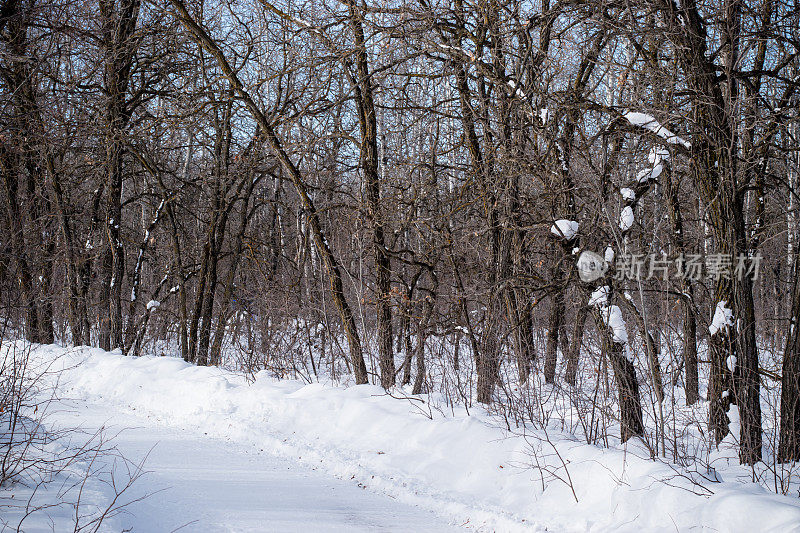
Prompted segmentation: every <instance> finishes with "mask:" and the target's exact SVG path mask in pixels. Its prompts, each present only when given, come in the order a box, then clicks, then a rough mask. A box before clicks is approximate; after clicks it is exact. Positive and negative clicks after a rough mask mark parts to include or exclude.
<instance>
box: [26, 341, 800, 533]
mask: <svg viewBox="0 0 800 533" xmlns="http://www.w3.org/2000/svg"><path fill="white" fill-rule="evenodd" d="M37 352H38V353H39V355H40V356H41V357H44V358H49V359H52V360H54V361H56V363H55V364H56V365H57V366H58V367H59V368H63V369H64V371H63V373H62V374H61V376H60V384H59V387H60V390H61V391H62V393H63V394H64V395H67V396H70V397H77V398H84V399H90V400H92V401H97V400H101V401H104V402H109V403H112V404H114V405H116V406H119V407H124V408H129V409H134V410H136V412H137V413H138V414H140V415H142V414H145V415H147V416H149V417H152V418H154V419H156V420H157V421H159V422H160V423H163V424H168V425H170V426H173V427H184V428H189V429H194V430H196V429H198V428H201V430H202V431H204V432H206V433H207V434H208V435H211V436H215V437H219V438H222V439H230V440H233V441H236V442H239V443H244V444H250V445H252V446H254V447H257V448H258V449H262V450H269V451H271V452H273V453H277V454H279V455H282V456H286V457H292V458H294V459H299V460H300V461H301V462H303V463H307V464H310V465H313V466H315V467H317V468H322V469H324V470H327V471H328V472H330V473H332V474H334V475H337V476H340V477H343V478H352V479H354V480H356V481H358V482H359V483H361V484H362V485H363V486H365V487H367V488H369V489H371V490H375V491H380V492H384V493H387V494H390V495H392V496H394V497H396V498H398V499H400V500H402V501H405V502H408V503H413V504H416V505H419V506H422V507H425V508H429V509H434V510H435V511H437V512H438V513H440V514H443V515H445V516H447V517H449V518H450V519H451V520H453V522H454V523H456V524H464V525H466V526H467V527H471V528H473V529H477V530H500V531H523V530H543V529H545V528H546V529H548V530H557V531H637V532H638V531H642V530H646V531H676V530H680V531H684V530H689V529H693V528H695V529H702V530H714V531H743V532H744V531H747V532H750V531H800V503H798V501H797V500H795V499H792V498H789V497H783V496H778V495H775V494H772V493H769V492H767V491H766V490H765V489H764V488H762V487H761V486H759V485H756V484H744V483H739V482H720V483H711V482H708V483H706V484H704V487H705V488H703V487H701V486H700V485H698V484H697V483H696V481H697V477H696V476H694V477H693V476H692V475H691V473H689V472H687V471H684V470H681V469H679V468H678V467H673V466H670V465H667V464H664V463H661V462H656V461H651V460H648V459H647V457H648V456H649V454H648V453H647V451H646V450H645V448H644V447H643V446H642V445H641V444H639V443H637V442H633V441H631V442H630V443H629V444H628V445H627V446H618V447H614V448H611V449H603V448H599V447H595V446H590V445H587V444H585V443H582V442H579V441H576V440H575V439H574V437H571V436H570V435H566V434H563V433H560V432H557V431H550V432H549V434H548V433H546V432H544V431H541V430H536V431H535V430H527V431H526V432H525V434H524V435H523V434H519V433H515V432H509V431H507V430H505V429H503V428H501V427H499V424H498V423H497V421H496V420H495V419H494V418H493V417H491V416H489V415H488V414H486V413H485V412H480V411H479V410H477V409H472V410H471V411H470V414H469V415H468V414H467V413H465V412H461V413H459V412H458V411H456V412H446V413H443V412H439V411H438V410H437V409H435V408H434V407H433V406H432V402H431V400H432V399H431V398H429V397H427V396H420V397H398V396H399V395H400V394H401V393H400V392H397V394H395V395H393V396H390V395H387V394H386V392H385V391H383V390H382V389H380V388H378V387H375V386H370V385H361V386H354V387H348V388H343V387H337V386H334V385H330V384H322V383H314V384H310V385H308V384H303V383H301V382H298V381H288V380H276V379H273V378H271V377H269V376H267V375H266V374H265V373H261V374H258V375H256V379H255V381H254V382H252V383H248V381H247V380H246V379H245V377H244V376H242V375H239V374H235V373H232V372H227V371H224V370H221V369H218V368H211V367H196V366H193V365H190V364H187V363H184V362H183V361H182V360H179V359H176V358H170V357H161V358H155V357H140V358H131V357H124V356H122V355H120V354H117V353H107V352H103V351H101V350H97V349H89V348H78V349H71V350H66V349H64V348H59V347H56V346H46V347H40V348H39V349H38V350H37ZM433 400H435V398H433ZM434 403H435V402H434Z"/></svg>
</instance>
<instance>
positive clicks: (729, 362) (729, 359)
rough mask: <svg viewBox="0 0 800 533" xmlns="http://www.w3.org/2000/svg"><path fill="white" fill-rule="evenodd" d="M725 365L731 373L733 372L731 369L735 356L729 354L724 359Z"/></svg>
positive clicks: (732, 368) (734, 364)
mask: <svg viewBox="0 0 800 533" xmlns="http://www.w3.org/2000/svg"><path fill="white" fill-rule="evenodd" d="M725 365H726V366H727V367H728V370H730V371H731V373H733V370H734V369H735V368H736V356H735V355H729V356H728V357H727V358H726V359H725Z"/></svg>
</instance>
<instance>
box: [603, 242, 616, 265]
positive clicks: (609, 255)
mask: <svg viewBox="0 0 800 533" xmlns="http://www.w3.org/2000/svg"><path fill="white" fill-rule="evenodd" d="M603 259H605V260H606V262H607V263H611V262H612V261H614V249H613V248H612V247H611V246H606V251H605V253H604V254H603Z"/></svg>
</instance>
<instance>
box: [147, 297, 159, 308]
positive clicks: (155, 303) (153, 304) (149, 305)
mask: <svg viewBox="0 0 800 533" xmlns="http://www.w3.org/2000/svg"><path fill="white" fill-rule="evenodd" d="M159 305H161V302H159V301H156V300H150V301H149V302H147V310H148V311H152V310H153V309H155V308H156V307H158V306H159Z"/></svg>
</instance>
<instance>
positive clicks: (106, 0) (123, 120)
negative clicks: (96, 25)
mask: <svg viewBox="0 0 800 533" xmlns="http://www.w3.org/2000/svg"><path fill="white" fill-rule="evenodd" d="M139 5H140V0H99V8H100V9H99V12H100V16H101V20H102V24H103V27H102V45H103V47H104V53H105V59H104V63H105V64H104V74H103V85H104V90H105V91H104V92H105V96H106V102H105V108H104V110H103V115H104V120H105V124H104V125H105V128H106V131H105V139H104V144H105V168H104V171H105V190H106V195H107V196H106V216H105V230H106V242H107V245H108V248H107V251H106V256H105V257H104V259H103V261H102V265H101V267H102V270H103V272H102V277H103V283H104V285H105V286H104V287H103V290H102V291H101V297H102V299H101V308H103V309H104V312H101V313H102V315H101V316H103V317H105V316H107V317H108V319H107V320H105V319H104V318H103V319H101V320H102V324H101V346H102V347H103V348H106V349H115V348H122V347H123V327H124V325H123V316H122V284H123V281H124V280H123V278H124V276H125V247H124V244H123V241H122V181H123V176H124V172H125V168H124V162H123V154H124V152H125V144H124V130H125V128H126V126H127V124H128V121H129V120H130V113H131V110H130V109H129V106H128V102H127V93H128V85H129V83H130V77H131V73H132V68H133V58H134V54H135V46H134V39H133V34H134V31H135V30H136V24H137V21H138V18H139ZM105 313H108V314H107V315H105Z"/></svg>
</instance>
